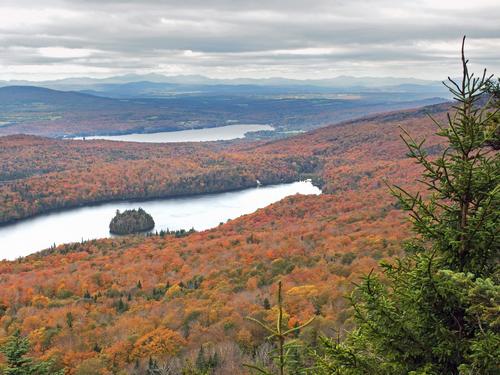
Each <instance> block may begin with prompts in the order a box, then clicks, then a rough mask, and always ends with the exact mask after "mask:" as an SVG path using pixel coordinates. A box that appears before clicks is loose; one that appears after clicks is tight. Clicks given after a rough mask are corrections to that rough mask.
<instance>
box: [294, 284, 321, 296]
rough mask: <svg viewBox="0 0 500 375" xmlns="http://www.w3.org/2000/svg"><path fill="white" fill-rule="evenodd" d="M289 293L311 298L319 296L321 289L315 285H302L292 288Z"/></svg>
mask: <svg viewBox="0 0 500 375" xmlns="http://www.w3.org/2000/svg"><path fill="white" fill-rule="evenodd" d="M287 294H289V295H290V296H297V297H300V298H310V297H315V296H317V295H318V294H319V290H318V288H317V287H316V286H315V285H302V286H296V287H293V288H291V289H290V290H288V292H287Z"/></svg>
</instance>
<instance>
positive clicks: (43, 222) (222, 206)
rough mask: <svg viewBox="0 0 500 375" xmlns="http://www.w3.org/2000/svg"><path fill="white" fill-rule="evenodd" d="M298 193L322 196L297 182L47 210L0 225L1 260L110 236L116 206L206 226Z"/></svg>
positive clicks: (168, 224) (161, 222) (169, 225)
mask: <svg viewBox="0 0 500 375" xmlns="http://www.w3.org/2000/svg"><path fill="white" fill-rule="evenodd" d="M297 193H300V194H321V190H320V189H319V188H317V187H316V186H314V185H313V184H312V183H311V181H300V182H293V183H288V184H279V185H269V186H261V187H255V188H250V189H245V190H239V191H232V192H226V193H217V194H205V195H196V196H190V197H182V198H168V199H155V200H149V201H142V202H131V201H118V202H110V203H105V204H100V205H94V206H86V207H78V208H73V209H67V210H62V211H58V212H52V213H48V214H44V215H40V216H36V217H34V218H30V219H26V220H22V221H19V222H17V223H14V224H10V225H6V226H3V227H0V259H16V258H18V257H20V256H25V255H28V254H31V253H34V252H36V251H39V250H43V249H46V248H49V247H50V246H52V245H53V244H56V245H59V244H62V243H68V242H79V241H82V240H89V239H94V238H103V237H110V236H111V235H110V233H109V222H110V221H111V219H112V218H113V216H114V215H115V212H116V210H120V211H124V210H127V209H133V208H138V207H142V208H143V209H144V210H146V212H148V213H150V214H151V215H152V216H153V219H154V220H155V223H156V226H155V229H154V230H155V231H160V230H162V229H163V230H167V229H170V230H178V229H186V230H187V229H190V228H194V229H196V230H205V229H209V228H213V227H216V226H217V225H219V224H220V223H221V222H226V221H227V220H228V219H235V218H237V217H239V216H241V215H245V214H249V213H252V212H254V211H256V210H257V209H258V208H262V207H265V206H267V205H269V204H271V203H274V202H276V201H279V200H280V199H282V198H284V197H286V196H289V195H293V194H297Z"/></svg>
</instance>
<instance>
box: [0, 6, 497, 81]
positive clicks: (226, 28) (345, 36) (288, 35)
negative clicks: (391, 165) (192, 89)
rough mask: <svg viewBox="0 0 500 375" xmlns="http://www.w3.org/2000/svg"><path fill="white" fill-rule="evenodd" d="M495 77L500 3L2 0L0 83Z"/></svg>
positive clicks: (0, 8)
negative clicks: (464, 71)
mask: <svg viewBox="0 0 500 375" xmlns="http://www.w3.org/2000/svg"><path fill="white" fill-rule="evenodd" d="M464 34H465V35H467V38H468V39H467V44H466V52H467V55H468V57H469V58H470V60H471V68H472V69H474V70H477V71H480V70H482V69H483V68H488V70H489V71H490V72H491V73H496V74H500V1H499V0H474V1H471V0H466V1H465V0H413V1H408V0H392V1H389V0H300V1H299V0H280V1H278V0H265V1H261V0H256V1H252V0H243V1H242V0H214V1H210V0H181V1H169V0H163V1H160V0H141V1H132V0H71V1H70V0H15V1H12V0H1V2H0V80H12V79H28V80H48V79H59V78H66V77H81V76H86V77H96V78H99V77H109V76H113V75H122V74H129V73H136V74H148V73H160V74H165V75H191V74H196V75H204V76H208V77H212V78H237V77H241V78H269V77H286V78H296V79H324V78H333V77H337V76H343V75H350V76H357V77H362V76H371V77H386V76H393V77H414V78H421V79H436V80H442V79H444V78H446V76H448V75H451V76H457V75H458V74H459V72H460V62H459V51H460V43H461V38H462V36H463V35H464Z"/></svg>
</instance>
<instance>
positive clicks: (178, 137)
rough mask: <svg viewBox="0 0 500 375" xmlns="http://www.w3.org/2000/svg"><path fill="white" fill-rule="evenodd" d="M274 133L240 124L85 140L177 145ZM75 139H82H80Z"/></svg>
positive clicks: (258, 126) (262, 126)
mask: <svg viewBox="0 0 500 375" xmlns="http://www.w3.org/2000/svg"><path fill="white" fill-rule="evenodd" d="M262 130H267V131H273V130H274V128H273V127H272V126H270V125H259V124H238V125H227V126H219V127H216V128H203V129H192V130H180V131H174V132H159V133H132V134H124V135H96V136H91V137H85V139H106V140H109V141H126V142H146V143H177V142H207V141H226V140H230V139H237V138H244V137H245V134H246V133H251V132H256V131H262ZM75 139H82V137H78V138H75Z"/></svg>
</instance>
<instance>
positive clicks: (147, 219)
mask: <svg viewBox="0 0 500 375" xmlns="http://www.w3.org/2000/svg"><path fill="white" fill-rule="evenodd" d="M154 227H155V222H154V220H153V218H152V217H151V215H150V214H148V213H147V212H146V211H144V210H143V209H142V208H139V209H138V210H126V211H123V212H120V210H117V211H116V215H115V217H114V218H113V219H112V220H111V223H109V232H110V233H112V234H132V233H140V232H146V231H148V230H151V229H153V228H154Z"/></svg>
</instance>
